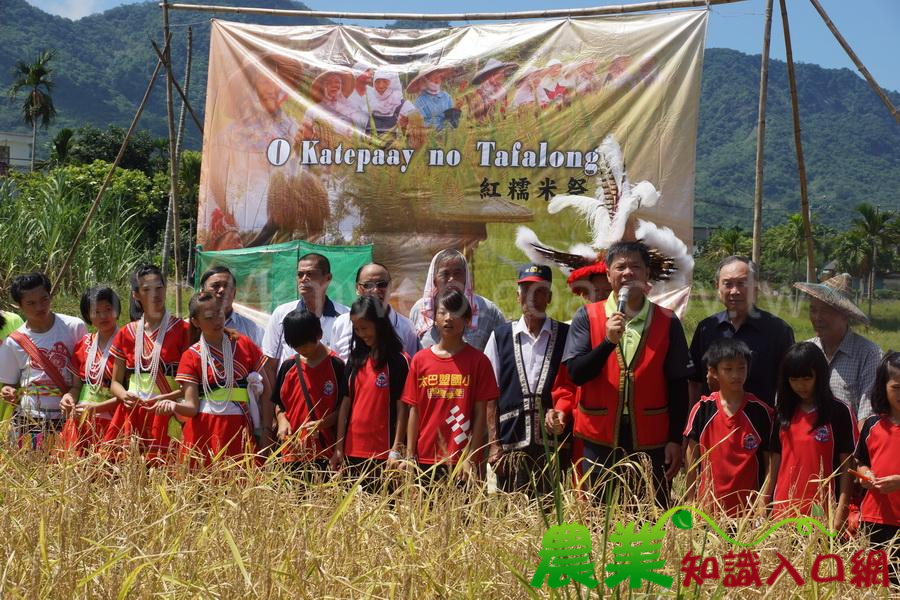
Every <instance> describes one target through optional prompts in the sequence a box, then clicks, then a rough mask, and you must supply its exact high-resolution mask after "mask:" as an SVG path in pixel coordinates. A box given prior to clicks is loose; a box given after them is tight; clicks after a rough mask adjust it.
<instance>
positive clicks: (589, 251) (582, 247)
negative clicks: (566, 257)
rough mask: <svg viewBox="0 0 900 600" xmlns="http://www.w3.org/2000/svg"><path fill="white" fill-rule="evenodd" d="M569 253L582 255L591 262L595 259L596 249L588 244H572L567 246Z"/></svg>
mask: <svg viewBox="0 0 900 600" xmlns="http://www.w3.org/2000/svg"><path fill="white" fill-rule="evenodd" d="M569 254H577V255H579V256H583V257H585V258H586V259H587V260H589V261H591V262H594V261H595V260H597V251H596V250H594V248H593V247H591V246H590V245H589V244H574V245H572V246H569Z"/></svg>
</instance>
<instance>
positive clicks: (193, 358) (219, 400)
mask: <svg viewBox="0 0 900 600" xmlns="http://www.w3.org/2000/svg"><path fill="white" fill-rule="evenodd" d="M189 310H190V315H191V326H192V327H193V328H195V329H196V330H199V334H198V335H197V337H199V341H197V343H195V344H194V345H192V346H191V347H190V348H188V349H187V350H186V351H185V352H184V354H182V355H181V362H180V363H179V364H178V375H177V376H176V379H177V380H178V381H179V382H180V383H181V386H182V389H183V390H184V401H182V402H180V403H173V407H172V408H173V410H174V412H175V413H176V414H178V415H180V416H182V417H188V419H187V421H186V422H185V424H184V449H185V452H186V453H188V454H190V455H191V456H192V457H193V458H196V459H200V460H202V461H203V462H204V463H207V464H208V463H210V462H211V461H212V460H213V459H216V458H220V457H238V456H242V455H244V454H245V453H252V452H254V448H255V443H254V440H253V429H254V427H253V419H252V418H251V414H252V411H251V403H253V402H256V401H257V399H256V398H252V397H251V395H250V393H249V391H248V379H249V380H252V379H256V378H253V377H251V375H253V374H254V373H256V374H257V377H258V376H259V372H260V371H261V370H262V366H263V363H264V362H265V356H263V353H262V351H261V350H260V349H259V348H258V347H257V346H256V344H254V343H253V342H252V341H251V340H250V338H248V337H246V336H244V335H241V334H239V333H238V332H236V331H234V330H232V329H226V328H225V312H224V311H223V310H222V305H221V304H220V303H219V301H218V300H217V299H216V297H215V296H213V295H212V294H210V293H209V292H201V293H199V294H196V295H194V297H193V298H191V302H190V304H189ZM268 395H269V386H268V382H267V381H266V379H265V378H262V397H261V398H260V400H263V401H267V400H268Z"/></svg>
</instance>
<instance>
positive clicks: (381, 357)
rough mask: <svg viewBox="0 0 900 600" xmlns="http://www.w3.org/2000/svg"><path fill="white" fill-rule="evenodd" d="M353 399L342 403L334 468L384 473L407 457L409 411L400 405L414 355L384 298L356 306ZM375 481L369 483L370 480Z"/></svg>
mask: <svg viewBox="0 0 900 600" xmlns="http://www.w3.org/2000/svg"><path fill="white" fill-rule="evenodd" d="M350 321H351V322H352V323H353V337H352V339H351V340H350V358H349V360H348V361H347V380H348V382H349V386H348V387H349V392H350V393H349V395H348V396H346V397H344V399H343V400H342V401H341V406H340V410H339V412H338V420H337V445H336V447H335V450H334V454H332V456H331V467H332V469H335V470H337V469H338V468H339V466H340V465H341V462H342V461H344V460H345V457H346V461H347V464H348V465H349V466H350V467H351V471H352V474H353V475H356V476H358V475H363V474H365V473H367V472H369V474H370V475H376V476H377V475H378V474H379V473H380V471H381V470H382V469H383V468H384V467H385V466H390V465H392V464H393V463H395V462H396V461H397V460H399V459H400V458H401V454H400V450H401V447H402V446H403V445H404V444H405V443H406V419H407V416H408V414H409V408H408V407H407V405H406V404H404V403H403V402H401V401H400V396H401V394H402V393H403V387H404V384H405V383H406V376H407V375H408V374H409V356H407V355H406V353H405V352H403V343H402V342H401V341H400V338H399V337H397V333H396V332H395V331H394V326H393V325H392V324H391V319H390V316H389V315H388V313H386V312H385V310H384V307H383V306H382V304H381V300H379V299H378V298H377V297H374V296H362V297H360V298H359V299H357V300H356V302H354V303H353V306H351V307H350ZM369 481H370V479H367V482H369Z"/></svg>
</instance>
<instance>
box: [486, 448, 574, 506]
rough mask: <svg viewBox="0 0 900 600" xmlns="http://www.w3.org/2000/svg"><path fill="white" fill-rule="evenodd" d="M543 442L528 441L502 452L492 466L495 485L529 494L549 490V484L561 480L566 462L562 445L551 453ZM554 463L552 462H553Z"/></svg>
mask: <svg viewBox="0 0 900 600" xmlns="http://www.w3.org/2000/svg"><path fill="white" fill-rule="evenodd" d="M548 450H549V454H548V453H547V452H545V451H544V447H543V445H535V444H532V445H530V446H527V447H525V448H522V449H521V450H510V451H507V452H504V453H503V458H502V459H501V460H500V462H499V463H498V464H497V465H496V467H495V471H496V473H497V488H498V489H500V490H502V491H504V492H524V493H526V494H528V495H529V496H531V497H537V496H545V495H547V494H552V493H553V486H554V485H555V484H556V482H557V481H559V480H561V479H562V477H563V473H564V472H565V466H566V465H568V464H569V452H568V451H567V450H566V449H565V448H563V449H561V450H560V452H559V454H558V455H557V456H554V451H553V449H552V448H548ZM554 463H555V464H554Z"/></svg>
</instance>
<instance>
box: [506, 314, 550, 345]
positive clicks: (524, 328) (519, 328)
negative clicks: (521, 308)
mask: <svg viewBox="0 0 900 600" xmlns="http://www.w3.org/2000/svg"><path fill="white" fill-rule="evenodd" d="M512 332H513V337H515V336H517V335H519V334H520V333H524V334H525V335H527V336H528V337H529V338H530V339H532V340H534V339H539V338H540V337H541V336H542V335H544V334H545V333H546V334H547V335H550V317H547V318H545V319H544V324H543V325H542V326H541V330H540V331H539V332H538V335H537V338H535V337H533V336H532V335H531V332H530V331H529V330H528V325H526V324H525V317H524V316H522V317H519V320H518V321H516V322H515V323H513V330H512Z"/></svg>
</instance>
